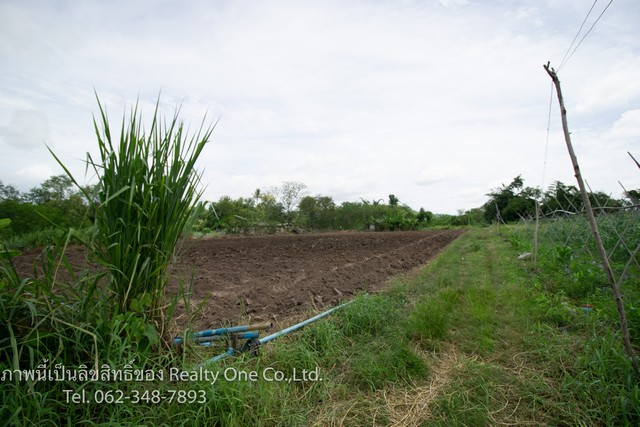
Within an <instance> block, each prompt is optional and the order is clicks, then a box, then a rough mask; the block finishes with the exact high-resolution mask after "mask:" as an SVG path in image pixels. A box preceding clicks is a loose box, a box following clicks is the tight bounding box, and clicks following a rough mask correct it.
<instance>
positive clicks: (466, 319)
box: [310, 229, 640, 426]
mask: <svg viewBox="0 0 640 427" xmlns="http://www.w3.org/2000/svg"><path fill="white" fill-rule="evenodd" d="M517 255H518V254H517V253H516V252H515V250H514V249H512V246H511V244H510V243H509V241H508V239H506V238H505V237H504V236H500V235H497V234H496V231H495V229H483V230H472V231H470V232H468V233H466V234H465V235H463V236H462V237H461V238H459V239H458V240H457V241H455V242H454V243H453V244H452V245H450V247H448V248H447V250H446V251H445V252H444V253H442V254H441V255H440V256H439V257H438V258H437V259H436V260H434V261H433V262H431V263H430V264H429V265H427V266H426V267H425V268H424V269H423V270H422V271H421V272H420V273H419V274H418V275H417V276H416V277H414V278H411V279H408V280H407V281H405V282H403V281H400V282H399V283H398V284H396V285H395V288H394V289H392V290H391V291H390V296H389V298H392V299H393V298H397V295H403V296H404V297H406V300H405V305H404V307H403V308H401V309H399V310H400V312H401V314H400V315H399V316H398V318H399V319H401V320H398V321H397V322H394V323H393V324H391V325H388V328H391V329H393V328H397V329H398V330H399V331H400V332H399V334H400V335H401V336H406V337H408V338H409V341H408V343H409V345H410V346H411V348H412V350H413V352H414V353H415V354H417V355H418V356H419V357H420V358H421V359H422V360H423V361H424V364H425V365H426V366H427V367H428V371H429V373H428V375H426V376H424V377H421V378H415V377H411V376H401V378H398V379H396V380H393V381H390V382H387V383H384V384H383V385H380V386H378V387H373V390H366V391H365V392H362V390H361V388H360V390H358V391H357V392H352V393H346V394H345V393H342V394H340V396H339V398H336V399H333V400H331V399H330V400H329V401H328V402H324V404H329V405H333V406H329V408H327V407H324V408H323V410H321V411H320V412H319V414H318V416H317V417H316V418H314V419H313V420H311V422H310V423H311V424H315V425H394V426H419V425H429V426H430V425H436V426H439V425H442V426H449V425H469V426H476V425H504V426H510V425H513V426H516V425H517V426H524V425H633V423H634V422H635V421H636V420H637V419H638V418H637V416H638V411H639V408H640V404H639V402H640V399H638V397H640V393H638V390H639V389H638V385H637V382H634V380H633V379H631V382H629V381H628V380H629V378H627V379H626V380H625V376H624V372H625V371H624V366H623V367H622V368H621V367H620V363H622V365H624V364H625V360H624V358H622V359H620V357H619V356H620V348H619V344H618V341H619V340H618V341H616V333H615V332H614V331H612V330H608V329H606V328H605V329H602V327H601V326H598V324H597V322H594V319H592V318H590V317H589V315H588V314H586V313H584V312H583V311H582V310H580V309H579V308H578V307H576V306H573V305H572V303H571V302H570V301H568V300H566V299H564V298H563V297H562V296H561V295H553V294H549V293H547V292H546V291H545V290H544V288H543V287H542V286H541V285H540V284H539V283H538V280H537V279H536V276H535V274H533V273H532V272H531V271H530V267H529V266H527V264H526V262H525V261H522V260H519V259H518V258H517ZM389 336H393V334H391V335H389ZM607 337H608V338H607ZM391 345H393V343H392V344H391ZM372 351H373V349H372ZM372 363H376V362H375V361H374V362H372ZM399 363H403V361H399ZM616 364H618V366H616ZM351 367H352V365H351V364H349V363H347V364H344V368H343V371H342V372H343V376H342V379H340V380H337V381H345V380H344V379H345V378H346V382H347V383H348V381H349V380H348V378H349V369H351ZM625 381H627V384H625ZM327 414H331V416H327Z"/></svg>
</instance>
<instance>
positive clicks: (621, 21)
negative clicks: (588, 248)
mask: <svg viewBox="0 0 640 427" xmlns="http://www.w3.org/2000/svg"><path fill="white" fill-rule="evenodd" d="M636 9H637V8H636V7H635V3H634V2H633V1H631V0H620V1H617V2H615V3H613V5H612V6H611V8H610V10H609V11H608V12H607V13H606V15H605V16H604V17H603V19H602V21H601V22H600V23H599V24H598V26H597V27H596V29H595V30H594V32H593V33H592V34H591V35H590V36H589V37H588V38H587V39H586V40H585V42H584V43H583V45H581V47H580V49H579V50H578V51H577V52H576V54H575V55H574V56H573V58H572V59H571V61H570V62H569V63H568V65H567V66H566V67H565V68H564V69H563V70H562V73H561V79H562V81H563V89H565V90H566V95H565V97H566V99H567V103H568V108H569V112H570V125H571V126H572V130H573V131H574V132H575V134H576V137H578V136H582V135H588V136H589V138H588V141H579V142H580V143H582V146H588V147H597V141H598V137H599V136H609V137H611V138H613V136H615V139H616V149H617V150H621V151H625V152H626V151H629V150H632V149H633V148H634V144H637V137H634V136H633V135H632V133H630V132H631V131H630V129H631V127H632V125H633V120H635V119H634V117H635V116H634V115H633V114H632V115H631V116H629V118H625V117H627V116H624V115H622V114H623V113H624V112H625V111H632V110H637V106H638V99H639V98H640V86H638V83H637V81H638V79H636V78H635V77H634V76H636V75H639V74H640V62H639V61H638V57H639V56H640V55H638V52H640V41H639V40H640V37H639V36H640V31H639V30H638V29H637V25H635V24H636V23H637V19H636V18H637V17H638V11H637V10H636ZM586 10H587V6H585V4H584V2H582V1H577V0H576V1H571V2H569V1H563V2H557V1H546V2H539V1H533V0H523V1H519V2H515V3H514V2H507V1H492V2H484V1H483V2H479V1H444V0H442V1H436V0H425V1H420V0H415V1H403V2H379V1H375V0H361V1H358V2H349V3H345V2H341V1H337V0H330V1H326V2H299V1H275V0H274V1H264V2H250V1H221V2H215V3H210V2H206V1H193V2H183V3H171V2H168V3H161V4H159V5H157V4H156V3H151V2H147V1H141V2H133V3H131V2H124V1H114V2H80V3H78V2H73V3H71V2H65V1H62V2H55V3H53V2H36V1H35V0H33V1H32V0H27V1H23V2H20V3H10V2H2V3H0V28H2V29H1V30H0V55H2V57H3V59H5V58H6V60H3V62H2V64H0V118H2V117H4V118H5V119H4V120H5V122H4V123H3V122H1V121H0V127H2V128H3V134H2V141H4V144H5V145H6V144H7V141H6V134H7V132H17V131H16V129H22V130H21V131H20V132H18V133H19V134H20V135H23V136H25V137H27V136H28V137H29V138H30V139H29V141H30V142H29V144H24V147H23V144H20V147H22V148H26V147H27V146H30V147H35V151H38V150H40V151H42V152H40V151H38V154H35V152H33V153H32V154H31V155H30V159H29V160H28V161H27V160H25V156H26V154H25V151H24V150H21V149H19V148H20V147H16V146H11V149H10V150H9V151H8V152H7V153H6V156H5V157H3V159H2V161H0V178H2V177H3V176H10V175H11V174H14V173H15V171H16V170H20V169H21V168H26V167H27V165H28V164H35V163H38V164H40V163H42V164H48V165H50V167H51V168H52V170H57V169H58V166H56V165H55V163H54V162H53V160H52V159H51V156H50V155H49V154H48V153H47V152H46V151H44V144H43V143H42V142H43V140H44V142H46V143H47V144H49V145H50V146H52V147H53V148H54V150H55V151H56V153H58V154H59V155H60V156H62V158H63V161H65V162H67V163H68V164H69V166H70V167H71V168H72V170H73V171H74V172H75V173H76V174H77V175H79V176H82V175H83V173H84V165H83V164H82V162H81V160H82V159H83V158H84V155H85V154H84V153H86V152H87V151H91V150H95V148H94V147H95V136H94V135H93V129H92V123H91V115H92V113H96V112H97V105H96V103H95V99H94V94H93V90H94V88H95V89H96V90H97V92H98V95H99V96H100V99H101V100H102V101H103V102H104V104H105V105H106V107H107V108H108V112H109V117H110V120H111V122H112V125H113V126H116V127H117V125H118V122H119V120H120V119H121V117H122V115H123V111H124V107H125V106H128V105H131V104H132V103H134V102H135V101H136V99H137V98H139V99H140V108H141V109H142V110H143V113H144V115H145V117H148V116H149V115H150V114H151V111H152V109H153V106H154V103H155V100H156V97H157V95H158V93H159V91H160V90H162V100H161V108H162V111H163V112H164V113H167V114H169V115H171V114H172V112H173V109H174V108H175V106H176V105H180V104H181V105H182V108H181V113H182V116H183V117H184V118H185V120H186V121H187V122H188V123H189V124H190V125H191V128H192V129H193V128H196V127H197V126H198V125H199V124H200V121H201V119H202V116H203V115H204V114H205V112H206V113H208V115H209V117H210V118H211V119H212V120H215V119H217V118H218V117H220V122H219V124H218V127H217V128H216V130H215V131H214V133H213V140H212V142H211V144H210V146H209V147H208V148H207V149H206V150H205V153H204V154H203V158H202V162H201V167H202V168H204V169H205V173H204V181H205V183H208V184H209V185H208V189H207V192H206V194H205V196H206V197H208V198H211V199H213V198H217V197H219V196H220V195H223V194H227V195H230V196H232V197H240V196H248V195H249V194H251V192H253V190H255V188H264V187H267V186H273V185H278V184H279V183H281V182H282V181H289V180H298V181H303V182H305V183H306V184H307V185H308V186H309V191H310V192H311V193H312V194H318V193H321V194H326V195H331V196H333V197H334V198H335V199H336V200H337V201H344V200H357V198H358V197H365V198H367V199H373V198H376V199H377V198H386V197H387V196H388V194H390V193H393V194H396V196H398V197H399V198H400V200H401V202H403V203H407V204H409V205H411V206H413V207H415V208H418V207H420V206H424V207H425V208H428V209H430V210H432V211H434V212H450V213H452V212H455V211H456V210H457V209H459V208H464V209H468V208H472V207H475V206H478V205H479V204H481V203H482V201H483V200H484V194H485V193H487V192H488V191H489V190H491V189H492V188H494V187H496V186H498V185H499V184H500V183H502V182H507V183H508V182H510V181H511V179H512V178H513V177H515V176H516V175H519V174H522V175H523V176H524V177H525V179H526V180H527V184H530V185H538V184H539V183H540V182H541V181H542V180H541V176H542V170H543V166H544V158H543V157H544V146H545V139H546V135H545V130H546V123H547V107H548V103H549V84H550V82H549V78H548V76H547V75H546V73H545V72H544V70H543V69H542V64H543V63H546V61H547V60H551V61H552V65H556V66H557V65H558V62H559V60H560V59H561V58H562V55H563V54H564V52H565V50H566V48H567V47H568V45H569V43H570V42H571V40H572V38H573V36H574V35H575V31H576V30H577V28H578V26H579V25H580V23H581V21H582V18H583V17H584V13H586ZM17 46H20V49H18V48H17ZM554 61H555V62H554ZM553 101H554V103H555V98H554V99H553ZM13 110H19V111H31V112H39V113H41V114H42V115H41V116H40V117H41V118H42V117H44V118H45V120H46V122H48V129H47V127H46V126H44V123H45V121H42V120H41V121H40V125H34V126H33V127H32V128H30V129H26V128H24V127H22V128H21V127H20V126H19V125H16V124H11V123H13V122H12V121H11V119H9V118H10V117H11V115H12V114H13ZM558 118H559V115H558V113H557V107H556V106H555V105H554V111H553V122H552V128H553V129H554V135H559V139H556V140H554V141H552V148H550V150H549V158H548V159H547V165H548V166H547V172H546V181H547V182H550V181H551V180H555V179H566V177H568V179H572V173H571V169H570V165H569V168H567V167H566V166H567V164H566V159H565V156H566V153H564V152H563V151H562V149H563V146H562V144H563V141H562V136H561V133H559V132H558V128H559V120H558ZM0 120H2V119H0ZM617 120H618V121H619V123H616V124H615V125H614V123H615V122H616V121H617ZM18 121H19V120H18ZM30 123H37V119H36V118H35V116H33V117H31V119H30ZM12 129H13V130H12ZM607 132H609V133H607ZM634 138H635V139H634ZM36 140H39V141H40V142H38V143H37V144H36V143H35V142H34V141H36ZM635 146H636V147H637V145H635ZM38 147H39V148H38ZM590 153H595V151H593V150H592V151H587V154H588V155H591V154H590ZM599 158H600V159H602V161H605V159H607V158H608V157H606V156H604V157H602V156H601V157H599ZM586 161H588V159H585V162H586ZM600 167H602V165H601V166H600ZM567 169H568V170H567ZM20 176H21V177H25V176H26V174H23V175H20ZM3 180H5V181H9V180H8V179H4V178H3ZM609 181H613V183H612V185H614V186H615V185H617V183H616V182H615V180H611V179H610V180H609ZM602 184H603V185H609V183H607V182H605V181H604V180H603V181H602Z"/></svg>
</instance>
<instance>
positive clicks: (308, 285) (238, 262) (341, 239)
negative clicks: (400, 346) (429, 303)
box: [169, 230, 462, 328]
mask: <svg viewBox="0 0 640 427" xmlns="http://www.w3.org/2000/svg"><path fill="white" fill-rule="evenodd" d="M461 233H462V231H460V230H439V231H415V232H367V233H357V232H339V233H318V234H315V233H314V234H301V235H268V236H251V237H224V238H211V239H204V240H198V241H194V242H193V244H192V245H191V247H189V248H188V249H187V250H186V253H184V254H183V255H182V256H181V258H180V260H179V262H178V265H177V269H178V271H181V272H182V274H183V276H185V277H188V276H190V275H191V274H193V279H194V280H193V287H192V295H191V301H192V304H198V303H200V302H201V301H203V300H206V301H205V303H204V307H203V310H202V312H201V314H200V316H198V319H197V320H196V324H197V326H199V327H202V328H210V327H218V326H220V325H221V324H225V323H234V324H237V322H238V321H240V319H242V320H243V321H256V322H258V321H268V320H274V321H276V322H277V321H278V320H281V319H284V318H286V317H290V316H292V315H295V314H299V313H301V312H304V311H305V310H308V309H309V308H313V307H315V308H318V309H322V308H327V307H330V306H334V305H336V304H337V303H339V302H340V301H344V300H347V299H348V298H349V297H350V296H352V295H354V294H356V293H358V292H360V291H368V292H374V291H377V290H380V289H382V288H384V287H385V285H387V283H388V281H389V279H390V278H391V277H393V276H396V275H399V274H403V273H407V272H410V271H411V270H413V269H415V268H416V267H419V266H421V265H423V264H424V263H425V262H426V261H428V260H429V259H430V258H432V257H434V256H435V255H436V254H438V253H439V252H440V251H441V250H442V249H443V248H444V247H445V246H446V245H448V244H449V243H451V242H452V241H453V240H455V239H456V238H457V237H458V236H459V235H460V234H461ZM177 289H178V285H177V281H173V282H172V283H171V284H170V286H169V292H170V293H175V292H176V291H177Z"/></svg>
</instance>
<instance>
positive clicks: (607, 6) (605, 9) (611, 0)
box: [558, 0, 613, 71]
mask: <svg viewBox="0 0 640 427" xmlns="http://www.w3.org/2000/svg"><path fill="white" fill-rule="evenodd" d="M597 1H598V0H596V2H597ZM611 3H613V0H609V3H607V5H606V6H605V8H604V9H603V10H602V12H601V13H600V15H599V16H598V18H597V19H596V20H595V21H594V22H593V24H591V27H590V28H589V30H587V32H586V33H585V35H584V36H582V38H581V39H580V41H579V42H578V44H577V45H576V47H575V49H573V52H571V55H569V57H567V59H566V60H564V62H563V63H561V64H560V66H559V67H558V71H560V69H562V67H564V66H565V65H566V64H567V62H569V59H571V57H572V56H573V54H574V53H576V51H577V50H578V48H579V47H580V45H581V44H582V41H583V40H584V39H585V38H586V37H587V36H588V35H589V33H590V32H591V30H593V27H595V26H596V24H597V23H598V21H600V18H602V15H604V13H605V12H606V11H607V9H609V6H611ZM594 5H595V3H594ZM592 8H593V6H592ZM589 13H591V11H589ZM587 16H589V15H588V14H587ZM585 19H586V18H585ZM583 25H584V24H583ZM580 28H582V27H580ZM569 49H571V47H569Z"/></svg>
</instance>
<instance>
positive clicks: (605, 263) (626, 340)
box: [543, 62, 640, 376]
mask: <svg viewBox="0 0 640 427" xmlns="http://www.w3.org/2000/svg"><path fill="white" fill-rule="evenodd" d="M543 67H544V69H545V70H546V71H547V73H548V74H549V76H550V77H551V80H553V84H554V85H555V87H556V92H557V93H558V102H559V103H560V115H561V116H562V130H563V131H564V140H565V141H566V143H567V150H569V157H571V163H572V164H573V170H574V172H575V177H576V180H577V181H578V186H579V187H580V193H581V194H582V201H583V202H584V207H585V209H586V211H587V220H588V221H589V227H591V233H592V234H593V238H594V239H595V241H596V246H597V248H598V254H600V258H601V261H602V267H603V268H604V271H605V273H606V275H607V280H608V281H609V285H610V286H611V290H612V291H613V298H614V299H615V303H616V307H617V309H618V316H619V318H620V330H621V332H622V344H623V345H624V349H625V351H626V353H627V356H629V358H630V359H631V365H632V366H633V370H634V371H635V373H636V375H638V376H640V370H639V369H638V361H637V360H636V357H635V354H634V351H633V346H632V345H631V338H630V336H629V326H628V325H627V316H626V314H625V312H624V303H623V301H622V295H621V294H620V288H619V287H618V284H617V282H616V279H615V276H614V275H613V270H612V269H611V264H610V263H609V256H608V255H607V252H606V251H605V249H604V245H603V244H602V238H601V237H600V232H599V231H598V225H597V223H596V218H595V216H594V215H593V208H592V207H591V201H590V200H589V194H588V193H587V189H586V187H585V185H584V180H583V179H582V174H581V173H580V166H579V164H578V158H577V157H576V154H575V152H574V151H573V145H572V144H571V134H570V133H569V125H568V124H567V110H566V108H565V106H564V100H563V98H562V90H561V89H560V80H559V79H558V75H557V74H556V71H555V70H554V69H553V68H551V67H549V63H548V62H547V65H543Z"/></svg>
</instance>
